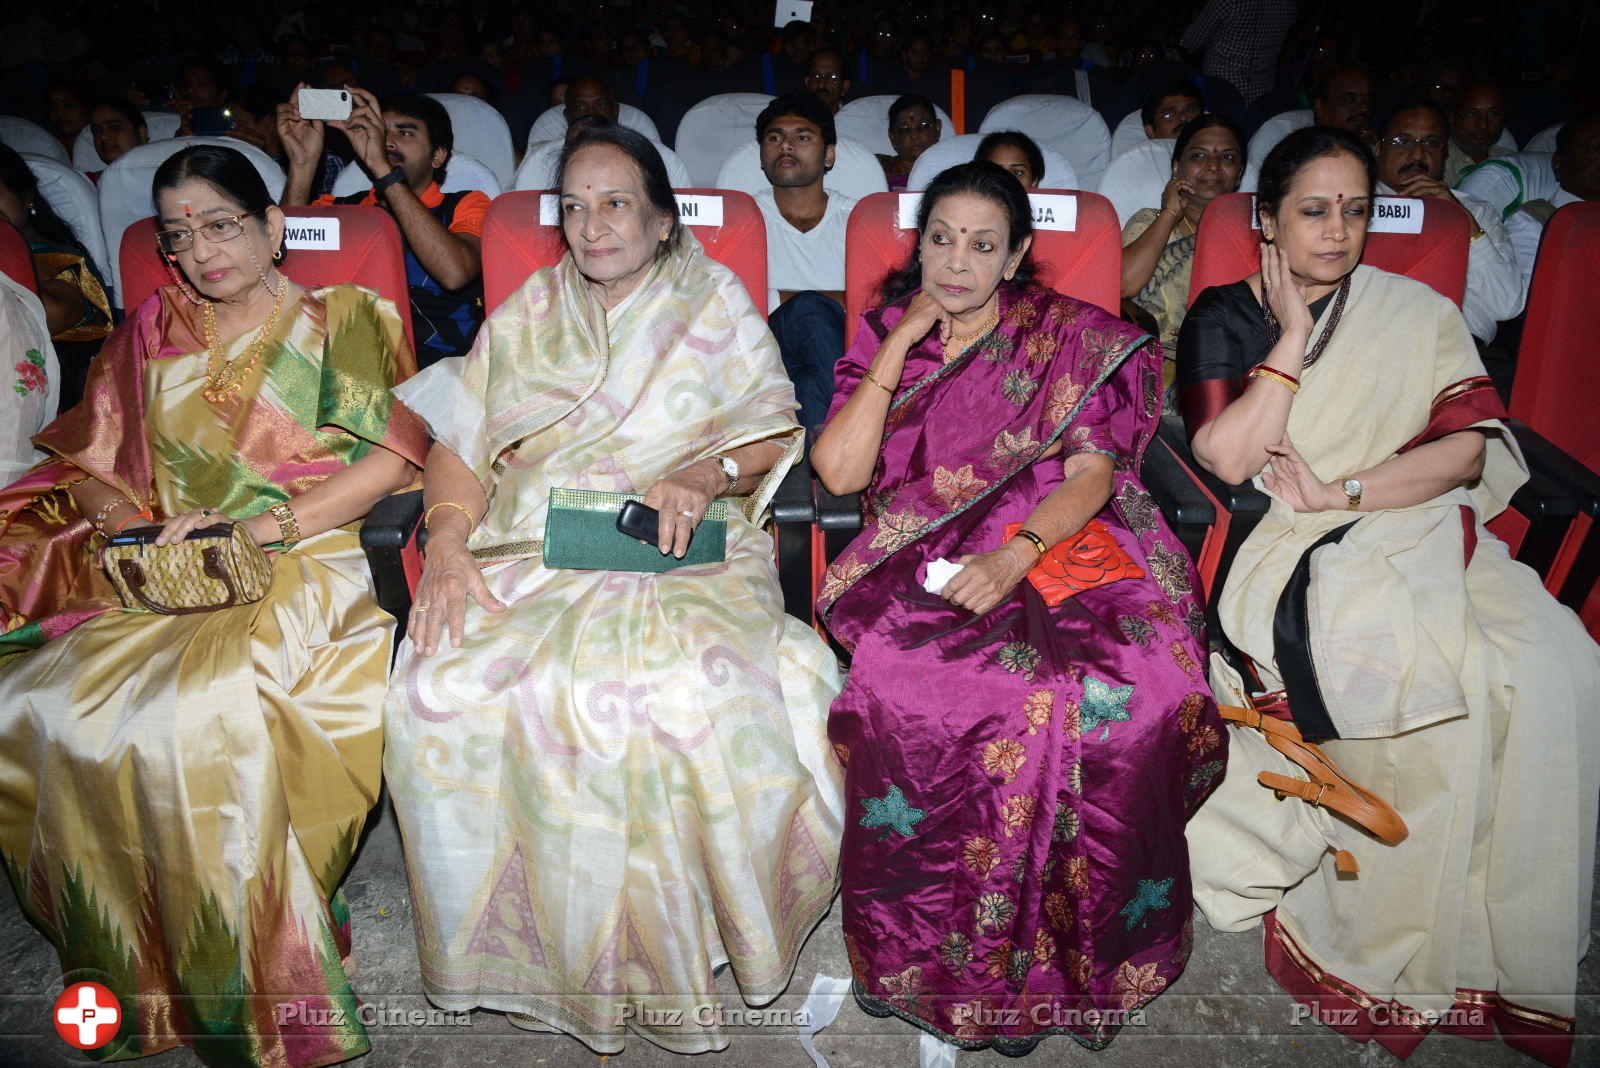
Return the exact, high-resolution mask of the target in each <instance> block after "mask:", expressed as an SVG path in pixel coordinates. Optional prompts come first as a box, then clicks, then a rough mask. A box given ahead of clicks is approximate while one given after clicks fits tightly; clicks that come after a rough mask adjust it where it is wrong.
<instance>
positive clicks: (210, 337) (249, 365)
mask: <svg viewBox="0 0 1600 1068" xmlns="http://www.w3.org/2000/svg"><path fill="white" fill-rule="evenodd" d="M280 277H281V276H280ZM288 282H289V280H288V279H287V278H285V279H284V280H283V282H282V284H280V285H279V286H278V292H277V293H276V294H275V295H274V298H273V301H272V311H271V312H269V313H268V314H267V321H266V322H264V323H262V324H261V329H260V330H259V331H257V333H256V337H255V340H254V341H252V342H251V343H250V347H249V348H248V349H246V350H245V354H244V355H243V356H241V357H240V358H239V359H237V360H228V359H224V358H223V356H222V339H221V337H219V336H218V334H217V305H216V303H215V302H214V301H209V300H208V301H206V306H205V310H204V311H203V312H202V313H201V316H200V318H201V323H202V327H203V329H204V331H205V336H206V384H205V385H203V386H201V387H200V395H201V396H202V397H204V398H205V399H206V400H208V401H210V402H211V403H212V404H221V403H222V402H223V401H225V400H227V399H228V398H229V397H230V396H232V395H233V394H234V393H237V392H238V391H239V390H240V389H241V388H242V387H243V386H244V383H245V380H246V379H248V378H249V377H250V375H251V372H253V371H254V370H255V369H256V363H257V362H258V361H259V360H260V359H261V354H262V352H264V351H265V350H266V347H267V337H268V336H269V335H270V334H271V333H272V328H273V326H274V325H275V324H276V323H277V321H278V311H279V309H281V308H282V307H283V295H284V294H285V293H287V292H288V291H289V285H288Z"/></svg>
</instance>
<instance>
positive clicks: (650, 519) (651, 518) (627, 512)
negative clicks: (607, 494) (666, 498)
mask: <svg viewBox="0 0 1600 1068" xmlns="http://www.w3.org/2000/svg"><path fill="white" fill-rule="evenodd" d="M660 522H661V513H660V512H658V511H656V510H655V509H654V508H651V507H650V506H649V505H648V504H642V503H640V502H639V501H623V502H622V510H621V511H620V512H618V513H617V529H618V530H620V531H622V533H624V534H626V535H627V536H628V537H630V538H638V539H639V540H640V541H642V542H645V543H646V544H649V545H654V544H656V540H657V539H658V538H659V537H660V536H661V527H660Z"/></svg>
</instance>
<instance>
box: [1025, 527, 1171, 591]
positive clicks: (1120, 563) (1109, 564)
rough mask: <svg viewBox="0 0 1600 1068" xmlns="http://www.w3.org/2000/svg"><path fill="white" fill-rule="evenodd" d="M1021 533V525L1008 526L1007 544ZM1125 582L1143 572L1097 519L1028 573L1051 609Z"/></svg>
mask: <svg viewBox="0 0 1600 1068" xmlns="http://www.w3.org/2000/svg"><path fill="white" fill-rule="evenodd" d="M1021 529H1022V524H1021V523H1007V524H1006V527H1005V535H1006V540H1007V541H1010V540H1011V539H1012V538H1014V537H1016V536H1017V531H1019V530H1021ZM1125 578H1144V569H1143V568H1141V567H1139V566H1138V565H1137V564H1135V563H1134V562H1133V558H1132V557H1131V556H1129V555H1128V554H1127V553H1125V552H1123V551H1122V546H1120V545H1118V544H1117V539H1116V538H1114V537H1112V536H1111V531H1109V530H1107V529H1106V525H1105V524H1104V523H1102V522H1100V520H1098V519H1091V520H1089V522H1088V524H1087V525H1085V526H1084V528H1083V529H1082V530H1080V531H1078V532H1077V533H1076V534H1074V535H1072V536H1071V537H1070V538H1068V539H1067V540H1066V541H1063V542H1059V543H1057V544H1056V545H1055V546H1053V547H1052V548H1051V549H1050V551H1049V552H1047V553H1045V554H1044V555H1043V556H1041V557H1040V558H1039V562H1038V563H1037V564H1034V565H1033V570H1032V571H1029V572H1028V581H1029V582H1031V583H1033V588H1034V589H1036V590H1038V591H1039V596H1041V597H1043V598H1044V603H1045V604H1047V605H1049V606H1050V607H1051V608H1054V607H1055V606H1056V605H1058V604H1060V603H1061V602H1062V601H1065V600H1066V599H1067V598H1068V597H1073V596H1076V595H1077V594H1080V593H1082V592H1083V591H1084V590H1092V589H1094V588H1095V587H1096V586H1104V585H1105V584H1106V583H1108V582H1115V581H1117V580H1118V579H1125Z"/></svg>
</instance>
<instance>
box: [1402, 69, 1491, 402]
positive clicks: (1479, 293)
mask: <svg viewBox="0 0 1600 1068" xmlns="http://www.w3.org/2000/svg"><path fill="white" fill-rule="evenodd" d="M1449 130H1450V127H1449V124H1448V123H1447V122H1446V121H1445V115H1444V111H1443V109H1441V108H1440V107H1439V105H1437V104H1435V103H1434V102H1433V101H1432V100H1429V99H1428V98H1427V97H1418V98H1416V99H1415V100H1410V101H1407V102H1406V103H1403V104H1401V105H1400V107H1399V108H1398V109H1397V110H1396V111H1395V112H1394V113H1393V114H1391V115H1390V116H1389V121H1388V122H1386V123H1384V125H1383V129H1382V131H1381V136H1380V137H1379V139H1378V192H1379V194H1381V195H1383V196H1402V197H1424V198H1428V199H1432V200H1441V201H1445V202H1446V203H1454V204H1459V205H1460V206H1461V207H1463V208H1465V209H1466V211H1467V214H1468V215H1470V216H1472V220H1473V222H1472V244H1471V246H1470V247H1469V249H1468V253H1467V292H1466V297H1465V299H1463V300H1462V302H1461V314H1462V317H1463V318H1465V319H1466V320H1467V329H1468V330H1471V331H1472V336H1473V337H1475V338H1477V339H1478V342H1479V344H1480V346H1483V345H1488V344H1489V343H1490V342H1492V341H1493V340H1494V334H1495V328H1496V326H1497V324H1498V323H1499V322H1500V321H1502V320H1505V319H1511V318H1514V317H1516V316H1517V315H1518V314H1519V313H1521V311H1522V298H1523V293H1522V279H1521V276H1520V275H1519V274H1518V273H1517V258H1516V253H1515V252H1513V251H1512V247H1511V240H1510V238H1508V237H1507V236H1506V231H1505V226H1504V225H1503V224H1502V223H1501V221H1500V212H1499V211H1498V210H1496V209H1495V207H1494V206H1493V205H1492V204H1490V203H1488V202H1487V201H1484V200H1480V199H1478V198H1477V197H1474V196H1471V195H1469V194H1467V193H1459V192H1452V191H1451V190H1450V188H1449V187H1448V186H1447V185H1445V184H1444V182H1443V181H1442V179H1443V177H1444V157H1445V145H1446V143H1447V140H1448V137H1449ZM1486 362H1488V361H1486ZM1500 369H1501V368H1499V367H1496V366H1495V365H1494V363H1490V372H1491V375H1493V374H1494V372H1495V371H1498V370H1500ZM1504 369H1505V370H1506V371H1507V372H1509V367H1506V368H1504ZM1506 384H1507V385H1509V377H1508V378H1507V383H1506Z"/></svg>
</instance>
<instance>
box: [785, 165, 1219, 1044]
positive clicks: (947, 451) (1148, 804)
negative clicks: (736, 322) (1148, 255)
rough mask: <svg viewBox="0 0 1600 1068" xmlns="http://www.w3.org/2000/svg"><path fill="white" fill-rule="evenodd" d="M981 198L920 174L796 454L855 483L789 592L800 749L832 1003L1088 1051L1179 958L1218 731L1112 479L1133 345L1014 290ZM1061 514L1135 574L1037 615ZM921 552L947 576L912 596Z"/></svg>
mask: <svg viewBox="0 0 1600 1068" xmlns="http://www.w3.org/2000/svg"><path fill="white" fill-rule="evenodd" d="M990 172H992V173H990ZM997 176H1000V180H998V181H997V180H996V179H997ZM1008 186H1009V187H1016V183H1015V180H1014V179H1012V178H1011V177H1010V176H1009V175H1007V174H1005V172H1003V171H1001V170H999V169H998V168H996V167H994V166H993V165H992V164H985V163H973V164H965V165H962V166H961V167H956V168H952V169H951V170H949V171H946V172H944V174H942V175H940V176H939V178H938V179H936V180H935V182H934V184H933V185H932V186H930V187H929V189H928V191H927V193H926V194H924V198H923V202H922V208H921V212H920V216H919V221H918V222H919V230H920V232H921V241H920V242H919V246H918V254H917V257H916V259H914V260H913V263H912V265H911V267H909V268H908V269H907V271H905V272H902V273H901V275H900V281H901V283H902V287H903V284H904V282H905V281H906V280H907V276H908V275H909V276H910V279H911V280H914V281H915V282H917V283H919V285H920V287H919V288H917V289H915V290H913V291H912V292H910V293H907V294H905V295H904V296H901V297H900V298H899V299H891V300H889V302H888V303H887V304H886V305H885V306H883V307H881V308H878V309H876V310H874V311H870V312H868V313H867V314H866V315H865V316H864V317H863V320H862V323H861V326H860V328H859V330H858V332H857V335H856V339H855V343H854V345H853V346H852V347H851V349H850V351H849V352H848V353H847V354H846V355H845V357H844V358H843V359H842V360H841V361H840V362H839V364H838V367H837V371H836V373H837V375H838V388H837V392H836V394H835V402H834V409H833V412H832V413H831V414H830V421H829V424H828V426H827V428H826V429H825V430H824V432H823V434H822V436H821V437H820V438H819V439H818V441H817V443H816V446H815V448H814V449H813V453H812V456H813V464H814V466H815V468H816V470H817V473H818V475H819V476H820V477H821V478H822V480H823V482H824V484H825V485H828V487H829V488H830V489H832V490H834V491H835V492H845V491H848V490H852V489H858V488H861V489H864V492H863V501H864V512H865V526H864V529H863V530H862V532H861V534H860V536H859V537H857V538H856V539H855V541H854V542H852V543H851V545H850V546H849V547H848V548H847V549H846V550H845V551H844V552H843V553H842V554H841V555H840V557H839V558H838V560H837V561H836V562H835V563H834V564H833V565H832V566H831V567H830V568H829V569H828V573H827V576H826V580H825V584H824V586H823V589H822V593H821V597H820V600H819V602H818V607H819V610H820V612H821V615H822V618H823V620H824V621H825V622H826V624H827V626H828V629H829V630H830V631H831V632H832V633H833V634H834V636H835V637H836V638H837V639H838V640H839V641H840V642H841V643H842V644H843V645H844V647H845V648H846V649H848V650H849V651H850V652H851V654H852V657H853V660H852V664H851V668H850V674H849V680H848V682H847V684H846V686H845V689H844V691H843V692H842V693H841V694H840V695H839V697H838V699H837V700H836V701H835V702H834V705H833V709H832V713H831V718H830V726H829V735H830V738H831V739H832V741H833V743H834V748H835V750H836V752H837V753H838V755H839V757H840V759H841V760H842V761H843V762H844V765H845V768H846V777H847V779H846V797H847V803H848V805H849V808H848V818H847V820H846V829H845V838H844V855H843V875H842V878H843V901H844V915H843V919H844V931H845V941H846V946H847V949H848V951H849V955H850V962H851V966H852V971H853V973H854V978H855V981H856V992H857V999H858V1001H859V1002H860V1003H861V1005H862V1007H863V1008H864V1009H865V1010H866V1011H868V1012H871V1013H873V1014H875V1015H881V1016H888V1015H891V1014H892V1015H895V1016H899V1017H900V1018H902V1019H904V1020H906V1021H908V1022H910V1023H912V1024H914V1025H915V1026H917V1027H919V1028H921V1029H922V1030H924V1031H927V1032H930V1033H932V1034H934V1035H937V1036H938V1037H940V1038H942V1039H944V1040H945V1041H947V1042H951V1043H953V1044H955V1045H957V1046H959V1047H961V1048H964V1049H977V1048H983V1047H986V1046H993V1047H995V1048H996V1049H998V1050H999V1051H1000V1052H1004V1053H1010V1054H1013V1055H1015V1054H1020V1053H1023V1052H1026V1051H1027V1050H1029V1049H1031V1048H1032V1045H1033V1044H1034V1043H1036V1042H1037V1041H1038V1040H1039V1038H1040V1037H1042V1036H1044V1035H1047V1034H1068V1035H1071V1036H1072V1037H1073V1038H1074V1039H1076V1040H1077V1041H1078V1042H1080V1043H1082V1044H1084V1045H1086V1046H1089V1047H1091V1048H1100V1047H1103V1046H1104V1045H1106V1044H1107V1043H1108V1042H1110V1040H1111V1039H1112V1037H1114V1036H1115V1034H1116V1032H1117V1030H1118V1029H1119V1027H1120V1026H1122V1025H1123V1024H1124V1023H1126V1022H1128V1021H1129V1020H1137V1016H1135V1015H1134V1014H1135V1013H1136V1012H1137V1010H1139V1009H1140V1008H1141V1006H1143V1005H1144V1004H1145V1002H1147V1001H1149V1000H1150V999H1151V998H1152V997H1154V996H1155V995H1156V994H1157V993H1159V992H1160V991H1161V990H1163V989H1164V988H1165V987H1167V986H1168V985H1170V984H1171V983H1172V981H1173V980H1174V979H1176V978H1177V976H1178V975H1179V973H1180V972H1181V971H1182V970H1183V966H1184V963H1185V961H1186V960H1187V958H1188V955H1189V950H1190V945H1191V927H1190V914H1191V911H1192V910H1191V902H1190V896H1189V867H1188V857H1187V853H1186V850H1185V845H1184V822H1185V820H1186V819H1187V817H1188V815H1189V814H1190V813H1191V812H1192V811H1193V810H1194V808H1195V807H1196V806H1197V805H1198V803H1199V801H1200V800H1201V799H1202V798H1203V797H1204V796H1205V794H1206V792H1207V791H1208V790H1209V788H1210V787H1211V785H1212V784H1213V783H1214V782H1216V781H1218V779H1219V778H1220V776H1221V772H1222V769H1223V762H1224V760H1225V757H1226V741H1225V737H1226V736H1225V733H1224V731H1223V730H1222V729H1221V722H1220V720H1219V718H1218V716H1217V712H1216V707H1215V705H1214V703H1213V701H1212V698H1211V692H1210V690H1209V688H1208V687H1207V685H1206V681H1205V677H1204V673H1203V667H1202V665H1204V664H1205V662H1206V657H1205V654H1204V648H1205V646H1204V637H1205V621H1204V613H1203V610H1202V608H1201V607H1200V605H1199V603H1198V602H1197V600H1196V578H1195V574H1194V571H1193V568H1192V566H1191V564H1190V562H1189V559H1188V557H1187V556H1186V554H1185V553H1184V551H1183V549H1182V548H1181V546H1180V545H1179V544H1178V542H1177V540H1176V538H1175V537H1174V536H1173V535H1172V533H1171V531H1170V530H1169V529H1168V528H1167V526H1166V524H1165V523H1164V522H1163V521H1162V519H1161V516H1160V515H1159V513H1158V512H1157V510H1156V507H1155V504H1154V502H1153V501H1152V500H1151V498H1150V495H1149V494H1148V493H1147V492H1146V491H1145V489H1144V487H1143V486H1142V485H1141V484H1140V482H1139V478H1138V469H1139V461H1140V458H1141V456H1142V455H1143V452H1144V449H1145V446H1146V444H1147V443H1148V442H1149V440H1150V437H1151V436H1152V434H1153V433H1154V431H1155V426H1156V420H1157V416H1158V412H1159V405H1160V401H1159V396H1160V363H1161V353H1160V350H1159V348H1157V347H1156V346H1155V345H1152V344H1150V339H1149V338H1148V337H1147V336H1144V335H1142V334H1140V333H1139V332H1137V331H1136V330H1134V329H1132V328H1130V327H1128V326H1127V325H1125V324H1123V323H1122V322H1120V321H1119V320H1117V319H1116V318H1114V317H1113V316H1111V315H1109V314H1108V313H1106V312H1104V311H1102V310H1100V309H1099V308H1096V307H1094V306H1092V305H1089V304H1086V303H1084V302H1082V301H1079V300H1076V299H1073V298H1071V297H1065V296H1061V295H1060V294H1057V293H1054V292H1052V291H1050V290H1047V289H1044V288H1041V287H1039V286H1036V285H1033V284H1031V283H1028V282H1027V278H1028V277H1029V274H1030V271H1029V266H1030V265H1029V262H1028V258H1027V246H1028V243H1029V241H1030V240H1031V218H1030V216H1029V214H1028V211H1027V201H1026V199H1025V198H1024V197H1023V196H1022V195H1021V194H1020V188H1019V187H1018V188H1017V191H1016V193H1015V195H1013V193H1012V190H1011V189H1010V188H1008ZM986 234H987V236H985V235H986ZM1002 275H1003V278H1002ZM886 289H887V292H888V295H890V296H892V295H893V292H894V279H891V281H890V283H888V284H887V285H886ZM919 317H920V319H919ZM924 335H926V336H924ZM1090 518H1093V519H1097V520H1099V521H1100V522H1101V523H1103V524H1104V525H1105V527H1106V528H1107V529H1108V530H1109V531H1110V532H1111V535H1112V537H1113V538H1114V539H1115V541H1116V543H1117V545H1118V546H1119V547H1120V548H1121V549H1122V550H1123V551H1124V552H1125V553H1126V554H1127V555H1128V556H1129V557H1130V558H1131V561H1132V563H1133V564H1134V565H1136V566H1137V567H1138V568H1140V569H1142V570H1143V571H1144V572H1145V574H1144V575H1143V576H1138V577H1136V576H1127V577H1123V578H1120V579H1117V580H1115V581H1111V582H1108V583H1105V584H1103V585H1099V586H1094V587H1092V588H1088V589H1085V590H1084V591H1083V592H1081V593H1079V594H1077V595H1076V596H1073V597H1070V598H1068V599H1067V600H1065V601H1062V602H1061V603H1060V604H1058V605H1057V606H1055V607H1050V606H1049V605H1048V604H1047V603H1046V601H1045V600H1044V599H1043V597H1042V596H1041V595H1040V593H1039V592H1038V590H1037V589H1036V588H1035V587H1034V586H1033V585H1031V584H1030V583H1029V582H1028V581H1026V580H1025V579H1024V576H1025V574H1026V573H1027V572H1028V570H1029V569H1030V568H1031V567H1032V566H1033V565H1034V564H1035V562H1036V561H1037V558H1038V554H1039V549H1038V546H1040V545H1050V544H1054V543H1057V542H1060V541H1063V540H1068V539H1070V538H1072V537H1073V536H1074V535H1075V533H1076V532H1077V531H1078V530H1079V529H1080V528H1081V527H1083V526H1084V524H1085V523H1086V522H1087V521H1088V520H1089V519H1090ZM1016 523H1022V524H1024V526H1025V530H1024V532H1022V533H1019V534H1018V535H1017V536H1016V537H1014V538H1011V539H1009V540H1008V539H1007V537H1006V533H1005V528H1006V526H1007V524H1016ZM939 558H945V559H947V560H950V561H953V562H964V564H965V566H964V568H963V571H962V573H960V574H958V575H957V576H956V577H955V578H952V579H951V580H950V581H949V584H948V585H946V586H945V587H944V589H943V590H942V592H941V593H940V594H935V593H929V592H926V590H925V588H924V579H925V578H926V577H927V570H928V567H927V565H928V564H929V562H930V561H934V560H937V559H939Z"/></svg>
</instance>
